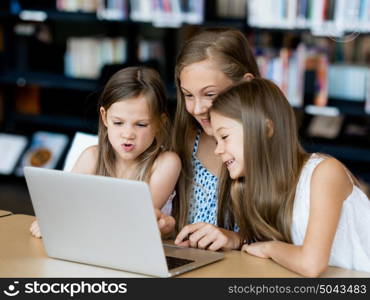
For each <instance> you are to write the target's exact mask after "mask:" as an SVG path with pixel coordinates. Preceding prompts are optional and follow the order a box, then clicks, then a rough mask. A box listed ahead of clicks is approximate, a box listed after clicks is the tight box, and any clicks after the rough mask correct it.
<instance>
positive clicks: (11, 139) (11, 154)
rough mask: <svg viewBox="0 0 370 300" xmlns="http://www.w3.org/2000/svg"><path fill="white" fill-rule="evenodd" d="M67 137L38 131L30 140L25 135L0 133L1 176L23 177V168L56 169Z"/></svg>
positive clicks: (66, 142)
mask: <svg viewBox="0 0 370 300" xmlns="http://www.w3.org/2000/svg"><path fill="white" fill-rule="evenodd" d="M68 143H69V138H68V136H67V135H64V134H60V133H54V132H46V131H37V132H35V133H34V134H33V135H32V137H31V138H30V139H29V138H28V137H26V136H23V135H15V134H6V133H0V156H1V158H2V159H1V160H0V174H4V175H10V174H15V175H17V176H23V167H25V166H34V167H43V168H55V167H56V166H57V164H58V163H59V160H60V159H61V157H62V155H63V153H64V151H65V150H66V146H67V145H68Z"/></svg>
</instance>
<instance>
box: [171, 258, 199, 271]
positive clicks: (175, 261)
mask: <svg viewBox="0 0 370 300" xmlns="http://www.w3.org/2000/svg"><path fill="white" fill-rule="evenodd" d="M166 261H167V266H168V269H169V270H171V269H175V268H178V267H181V266H183V265H186V264H190V263H192V262H194V260H191V259H185V258H179V257H173V256H166Z"/></svg>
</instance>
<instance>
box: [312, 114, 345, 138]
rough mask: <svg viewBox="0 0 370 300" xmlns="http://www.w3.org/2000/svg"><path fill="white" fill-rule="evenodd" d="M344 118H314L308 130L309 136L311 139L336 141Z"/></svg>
mask: <svg viewBox="0 0 370 300" xmlns="http://www.w3.org/2000/svg"><path fill="white" fill-rule="evenodd" d="M343 119H344V118H343V116H341V115H338V116H318V115H317V116H314V117H313V118H312V120H311V122H310V124H309V126H308V128H307V134H308V136H311V137H322V138H327V139H335V138H336V137H337V136H338V135H339V132H340V129H341V128H342V124H343Z"/></svg>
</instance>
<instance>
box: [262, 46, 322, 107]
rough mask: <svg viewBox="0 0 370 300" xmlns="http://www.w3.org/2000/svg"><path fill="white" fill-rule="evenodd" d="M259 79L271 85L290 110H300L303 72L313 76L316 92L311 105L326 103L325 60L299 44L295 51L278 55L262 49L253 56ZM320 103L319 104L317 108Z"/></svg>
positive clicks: (288, 50) (289, 50)
mask: <svg viewBox="0 0 370 300" xmlns="http://www.w3.org/2000/svg"><path fill="white" fill-rule="evenodd" d="M257 63H258V66H259V69H260V71H261V75H262V76H263V77H265V78H268V79H270V80H272V81H274V82H275V83H276V84H277V85H278V86H279V87H280V89H281V90H282V91H283V92H284V94H285V95H286V97H287V98H288V100H289V102H290V104H291V105H292V106H293V107H301V106H303V101H304V93H305V91H304V81H305V72H306V71H308V70H310V71H314V72H315V73H316V76H315V78H316V80H317V84H315V86H316V88H317V90H316V91H315V92H314V94H315V99H314V102H315V103H316V104H318V105H324V104H323V103H326V102H327V97H328V92H327V76H326V75H327V66H328V62H327V58H326V56H325V55H324V54H321V53H319V52H317V51H316V50H313V49H308V48H307V47H306V46H305V45H304V44H303V43H301V44H300V45H298V47H297V49H296V50H294V51H293V50H292V49H288V48H281V49H280V50H279V51H278V53H276V51H274V50H272V49H268V48H267V49H263V50H262V52H260V53H259V54H258V55H257ZM320 103H321V104H320Z"/></svg>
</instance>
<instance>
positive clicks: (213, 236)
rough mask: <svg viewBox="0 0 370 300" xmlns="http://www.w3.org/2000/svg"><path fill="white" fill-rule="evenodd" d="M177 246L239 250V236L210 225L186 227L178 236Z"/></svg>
mask: <svg viewBox="0 0 370 300" xmlns="http://www.w3.org/2000/svg"><path fill="white" fill-rule="evenodd" d="M175 244H176V245H178V246H181V247H192V248H200V249H207V250H212V251H217V250H219V249H222V250H231V249H238V248H239V247H240V237H239V234H238V233H236V232H233V231H229V230H226V229H223V228H219V227H217V226H215V225H212V224H208V223H195V224H190V225H186V226H185V227H184V228H183V229H182V230H181V231H180V233H179V234H178V235H177V237H176V240H175Z"/></svg>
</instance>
